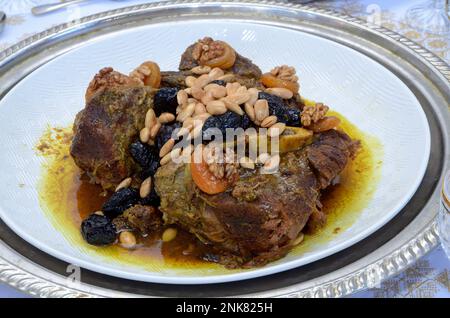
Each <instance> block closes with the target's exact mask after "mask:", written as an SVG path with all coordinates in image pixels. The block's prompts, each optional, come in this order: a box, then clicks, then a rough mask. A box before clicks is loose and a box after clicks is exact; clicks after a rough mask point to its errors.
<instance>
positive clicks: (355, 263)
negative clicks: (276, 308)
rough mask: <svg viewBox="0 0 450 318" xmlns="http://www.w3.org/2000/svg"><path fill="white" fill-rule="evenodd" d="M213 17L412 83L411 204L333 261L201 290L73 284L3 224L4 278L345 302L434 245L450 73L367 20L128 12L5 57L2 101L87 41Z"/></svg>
mask: <svg viewBox="0 0 450 318" xmlns="http://www.w3.org/2000/svg"><path fill="white" fill-rule="evenodd" d="M211 16H214V18H215V19H222V18H227V19H238V20H246V21H249V20H251V21H255V22H257V23H264V24H268V25H277V26H280V25H281V26H283V27H286V28H289V29H292V30H298V31H301V32H307V33H310V34H314V35H315V36H319V37H323V38H327V39H330V40H332V41H335V42H338V43H341V44H343V45H346V46H348V47H351V48H352V49H355V50H357V51H359V52H361V53H362V54H365V55H366V56H368V57H370V58H371V59H373V60H376V61H377V62H378V63H380V64H382V65H384V66H385V67H386V68H388V69H390V70H391V71H392V72H393V73H394V74H396V76H398V77H399V78H400V79H401V80H402V81H403V82H404V83H405V84H406V85H408V87H409V88H410V89H411V90H412V91H413V92H414V94H415V95H416V97H417V99H418V100H419V101H420V103H421V105H422V107H423V109H424V111H425V113H426V116H427V119H428V121H429V125H430V128H431V138H432V144H431V156H430V161H429V164H428V167H427V171H426V174H425V177H424V179H423V181H422V183H421V185H420V187H419V189H418V190H417V192H416V193H415V195H414V197H413V198H412V199H411V201H410V202H409V203H408V204H407V205H406V206H405V208H404V209H403V210H402V211H401V212H400V213H399V214H398V215H397V216H396V217H395V218H394V219H393V220H392V221H390V222H389V223H388V224H387V225H385V226H384V227H382V228H381V229H380V230H378V231H377V232H375V233H374V234H372V235H371V236H369V237H367V238H366V239H364V240H363V241H361V242H359V243H357V244H355V245H353V246H351V247H350V248H347V249H345V250H343V251H341V252H339V253H337V254H334V255H332V256H329V257H326V258H324V259H321V260H319V261H316V262H314V263H311V264H308V265H306V266H302V267H299V268H296V269H293V270H289V271H286V272H282V273H279V274H276V275H271V276H266V277H262V278H257V279H252V280H246V281H241V282H233V283H225V284H211V285H202V286H201V288H199V286H195V285H191V286H186V285H184V286H177V285H163V284H150V283H143V282H136V281H130V280H125V279H120V278H115V277H109V276H105V275H101V274H98V273H94V272H91V271H88V270H84V269H83V275H82V281H81V283H79V284H78V285H72V284H68V280H67V279H66V276H67V275H68V274H67V273H66V268H67V265H68V264H66V263H64V262H62V261H60V260H58V259H56V258H53V257H51V256H49V255H48V254H45V253H43V252H41V251H40V250H38V249H36V248H34V247H33V246H31V245H29V244H28V243H26V242H25V241H24V240H22V239H21V238H20V237H18V236H17V235H16V234H14V232H12V231H11V229H9V228H8V227H7V226H6V225H5V224H4V223H3V222H2V221H0V239H1V240H0V281H3V282H5V283H7V284H9V285H11V286H13V287H15V288H17V289H19V290H21V291H24V292H27V293H29V294H31V295H35V296H41V297H123V296H180V297H195V296H197V297H203V296H205V297H208V296H258V297H272V296H273V297H275V296H284V297H339V296H345V295H348V294H350V293H353V292H356V291H359V290H362V289H365V288H368V287H372V286H374V285H375V284H377V283H379V282H380V281H382V280H384V279H386V278H388V277H390V276H392V275H395V274H397V273H399V272H400V271H402V270H403V269H405V268H406V267H408V266H409V265H410V264H412V263H414V262H415V261H416V260H417V259H418V258H420V257H421V256H423V255H424V254H426V253H427V252H428V251H430V250H431V249H432V248H433V247H434V246H435V245H436V244H437V242H438V237H437V234H436V226H435V222H434V219H435V216H436V213H437V211H438V202H439V189H440V187H439V184H440V181H441V179H442V175H443V172H444V171H445V170H446V169H449V167H450V161H449V159H450V154H449V151H450V114H449V108H448V106H449V101H450V67H449V65H447V64H446V63H445V62H443V61H442V60H441V59H439V58H438V57H436V56H435V55H433V54H432V53H430V52H428V51H427V50H425V49H424V48H422V47H420V46H419V45H417V44H416V43H414V42H412V41H410V40H408V39H406V38H404V37H402V36H400V35H398V34H396V33H394V32H392V31H389V30H387V29H384V28H382V27H379V26H376V25H371V24H368V23H366V22H364V21H362V20H359V19H356V18H352V17H349V16H345V15H342V14H339V13H336V12H332V11H328V10H324V9H320V8H317V7H314V6H310V5H296V4H287V3H277V2H268V1H258V2H256V1H220V2H209V1H207V2H191V1H171V2H161V3H151V4H144V5H138V6H133V7H127V8H122V9H118V10H114V11H109V12H104V13H100V14H96V15H92V16H89V17H86V18H82V19H81V20H78V21H73V22H71V23H67V24H62V25H59V26H56V27H53V28H51V29H49V30H47V31H44V32H42V33H39V34H37V35H34V36H32V37H30V38H28V39H26V40H24V41H22V42H20V43H18V44H16V45H14V46H12V47H10V48H8V49H6V50H5V51H3V52H0V98H2V97H3V96H4V94H6V93H7V92H8V91H9V90H10V89H11V88H12V87H14V86H15V85H16V84H17V83H18V82H20V80H21V79H22V78H23V77H25V76H27V75H28V74H29V73H30V72H32V71H33V70H35V69H36V68H38V67H40V66H41V65H43V64H45V63H47V62H48V61H50V60H52V59H54V58H55V57H57V56H58V55H60V54H62V53H64V52H67V51H68V50H71V49H73V48H75V47H77V46H80V45H83V42H85V40H87V39H93V38H95V37H98V36H101V35H104V34H107V33H111V32H115V31H117V30H123V29H125V28H133V27H136V26H138V25H143V24H152V23H159V22H162V21H164V22H167V21H177V20H187V19H190V20H195V19H200V18H205V17H211ZM411 173H414V172H413V171H412V172H411Z"/></svg>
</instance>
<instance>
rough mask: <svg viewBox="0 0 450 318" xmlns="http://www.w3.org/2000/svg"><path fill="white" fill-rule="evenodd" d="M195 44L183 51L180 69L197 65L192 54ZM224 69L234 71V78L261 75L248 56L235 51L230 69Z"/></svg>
mask: <svg viewBox="0 0 450 318" xmlns="http://www.w3.org/2000/svg"><path fill="white" fill-rule="evenodd" d="M195 46H196V43H194V44H192V45H190V46H189V47H188V48H187V49H186V51H184V53H183V55H182V56H181V61H180V65H179V67H178V68H179V69H180V71H188V70H191V69H192V68H194V67H196V66H198V65H199V64H198V61H197V60H196V59H195V58H194V56H193V54H192V53H193V51H194V48H195ZM225 71H228V72H231V73H234V74H235V75H236V78H251V79H259V78H260V77H261V75H262V73H261V70H260V69H259V67H258V66H256V65H255V64H253V63H252V61H251V60H249V59H248V58H246V57H243V56H242V55H240V54H238V53H236V61H235V62H234V65H233V66H232V67H231V68H230V69H228V70H225ZM254 86H255V85H254Z"/></svg>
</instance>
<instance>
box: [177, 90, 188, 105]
mask: <svg viewBox="0 0 450 318" xmlns="http://www.w3.org/2000/svg"><path fill="white" fill-rule="evenodd" d="M187 101H188V94H187V93H186V92H185V91H184V90H180V91H178V93H177V102H178V105H186V104H187Z"/></svg>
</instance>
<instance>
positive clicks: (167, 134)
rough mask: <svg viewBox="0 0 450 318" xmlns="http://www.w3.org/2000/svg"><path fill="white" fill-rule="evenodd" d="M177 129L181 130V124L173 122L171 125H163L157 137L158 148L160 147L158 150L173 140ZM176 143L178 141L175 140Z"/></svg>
mask: <svg viewBox="0 0 450 318" xmlns="http://www.w3.org/2000/svg"><path fill="white" fill-rule="evenodd" d="M177 128H181V123H180V122H173V123H171V124H165V125H162V126H161V128H160V129H159V132H158V134H157V135H156V140H155V141H156V147H158V149H161V147H162V146H163V145H164V144H165V143H166V142H167V140H169V139H170V138H172V133H173V131H174V130H175V129H177ZM175 141H177V139H175Z"/></svg>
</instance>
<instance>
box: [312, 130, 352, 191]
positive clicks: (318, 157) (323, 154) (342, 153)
mask: <svg viewBox="0 0 450 318" xmlns="http://www.w3.org/2000/svg"><path fill="white" fill-rule="evenodd" d="M358 147H359V142H356V141H354V140H352V139H351V138H350V137H349V136H348V135H347V134H345V133H343V132H340V131H337V130H334V129H332V130H329V131H327V132H325V133H321V134H320V135H319V136H318V138H317V140H316V141H315V142H314V143H313V144H312V145H311V146H310V147H308V149H307V153H308V160H309V162H310V163H311V165H312V167H313V168H314V170H315V172H316V174H317V178H318V180H319V183H320V188H321V189H325V188H326V187H328V186H329V185H330V183H331V181H332V180H333V179H334V178H335V177H337V176H338V174H339V173H340V172H341V171H342V170H343V169H344V168H345V166H346V165H347V162H348V160H349V158H351V157H353V156H354V154H355V152H356V151H357V149H358Z"/></svg>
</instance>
